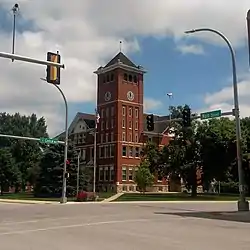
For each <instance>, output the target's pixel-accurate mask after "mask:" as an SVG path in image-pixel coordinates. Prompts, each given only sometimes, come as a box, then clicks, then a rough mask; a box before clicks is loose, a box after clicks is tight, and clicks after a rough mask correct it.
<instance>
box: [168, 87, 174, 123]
mask: <svg viewBox="0 0 250 250" xmlns="http://www.w3.org/2000/svg"><path fill="white" fill-rule="evenodd" d="M167 96H168V98H169V105H168V110H169V123H170V124H171V110H170V107H171V98H173V93H171V92H169V93H167Z"/></svg>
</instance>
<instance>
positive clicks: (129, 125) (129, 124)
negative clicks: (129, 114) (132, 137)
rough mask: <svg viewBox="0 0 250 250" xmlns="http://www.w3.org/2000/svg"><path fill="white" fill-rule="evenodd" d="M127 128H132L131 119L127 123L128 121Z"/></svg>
mask: <svg viewBox="0 0 250 250" xmlns="http://www.w3.org/2000/svg"><path fill="white" fill-rule="evenodd" d="M128 128H129V129H132V121H129V123H128Z"/></svg>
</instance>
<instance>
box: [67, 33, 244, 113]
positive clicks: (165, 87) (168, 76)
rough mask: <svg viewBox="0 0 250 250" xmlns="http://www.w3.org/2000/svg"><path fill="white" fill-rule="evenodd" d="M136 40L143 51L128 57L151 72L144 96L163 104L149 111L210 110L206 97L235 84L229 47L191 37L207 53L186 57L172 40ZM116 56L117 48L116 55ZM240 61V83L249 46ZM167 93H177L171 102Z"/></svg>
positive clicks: (85, 107)
mask: <svg viewBox="0 0 250 250" xmlns="http://www.w3.org/2000/svg"><path fill="white" fill-rule="evenodd" d="M210 35H211V36H214V34H210ZM136 39H138V42H139V46H140V50H139V51H136V52H134V53H127V54H126V55H127V56H128V57H129V58H130V59H131V60H132V61H133V62H134V63H135V64H140V65H142V66H143V67H145V68H146V70H147V71H148V72H147V73H146V74H145V78H144V97H145V98H153V99H155V100H159V101H161V103H162V105H159V107H157V108H153V109H149V110H148V112H153V113H155V114H160V115H165V114H167V113H168V105H169V103H171V105H173V106H177V105H184V104H188V105H190V107H191V108H192V110H194V111H197V110H206V103H205V102H204V98H205V95H206V94H213V93H216V92H217V91H220V90H221V89H223V88H224V87H226V86H231V85H232V81H231V78H232V77H231V76H232V67H231V56H230V52H229V49H228V47H227V46H218V45H213V44H209V43H206V42H204V41H201V40H197V39H195V38H192V37H191V35H189V38H188V42H186V43H185V45H197V46H202V47H203V50H204V54H193V53H186V54H183V53H181V52H180V51H179V50H177V46H176V43H175V41H174V40H173V38H171V37H168V38H164V39H157V38H144V37H143V38H142V37H136ZM117 44H118V42H117ZM115 53H116V48H114V55H115ZM110 59H111V58H110ZM236 60H237V72H238V78H239V80H240V76H241V74H242V72H245V71H247V70H248V48H247V45H245V46H243V47H240V48H237V49H236ZM108 61H109V60H107V62H108ZM167 92H172V93H173V98H172V99H171V101H170V102H169V99H168V97H166V93H167ZM94 106H95V105H94V103H82V104H79V105H72V106H71V108H72V110H74V111H72V113H75V112H76V111H77V110H81V111H85V112H93V110H94ZM232 108H233V107H232ZM224 111H228V110H224ZM72 115H73V114H72Z"/></svg>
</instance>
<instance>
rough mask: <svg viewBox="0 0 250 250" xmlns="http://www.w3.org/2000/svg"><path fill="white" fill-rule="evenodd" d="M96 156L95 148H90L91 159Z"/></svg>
mask: <svg viewBox="0 0 250 250" xmlns="http://www.w3.org/2000/svg"><path fill="white" fill-rule="evenodd" d="M93 157H94V148H90V159H93Z"/></svg>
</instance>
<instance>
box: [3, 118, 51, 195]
mask: <svg viewBox="0 0 250 250" xmlns="http://www.w3.org/2000/svg"><path fill="white" fill-rule="evenodd" d="M0 124H1V125H0V133H3V134H9V135H19V136H27V137H35V138H39V137H47V136H48V135H47V132H46V131H47V127H46V123H45V119H44V118H43V117H41V118H39V119H38V118H37V117H36V115H35V114H32V115H31V116H21V115H20V114H19V113H16V114H14V115H10V114H7V113H0ZM0 146H1V147H7V148H9V149H10V151H11V153H12V157H13V158H14V160H15V162H16V164H17V167H18V168H19V170H20V172H21V177H22V178H21V186H22V189H23V190H25V186H26V185H27V182H28V181H29V182H31V184H34V181H35V179H36V178H35V175H36V173H37V172H38V167H39V161H40V155H41V151H40V149H39V144H38V143H37V142H33V141H27V140H17V139H9V138H0ZM35 169H36V171H35Z"/></svg>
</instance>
